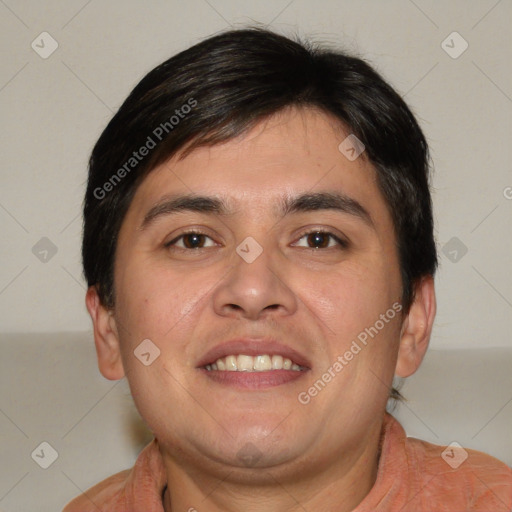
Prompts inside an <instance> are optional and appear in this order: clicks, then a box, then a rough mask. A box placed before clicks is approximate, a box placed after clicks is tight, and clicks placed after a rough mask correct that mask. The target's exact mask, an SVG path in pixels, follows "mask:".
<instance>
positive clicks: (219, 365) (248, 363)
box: [204, 354, 307, 372]
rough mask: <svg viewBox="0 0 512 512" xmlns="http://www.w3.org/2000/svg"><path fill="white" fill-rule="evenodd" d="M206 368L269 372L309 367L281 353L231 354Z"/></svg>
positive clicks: (225, 370) (303, 369)
mask: <svg viewBox="0 0 512 512" xmlns="http://www.w3.org/2000/svg"><path fill="white" fill-rule="evenodd" d="M204 368H205V369H206V370H208V371H219V372H268V371H275V370H291V371H294V372H301V371H305V370H306V369H307V368H305V367H303V366H300V365H298V364H297V363H294V362H293V361H292V360H291V359H289V358H288V357H283V356H282V355H280V354H274V355H272V356H271V355H270V354H259V355H257V356H250V355H247V354H238V355H235V354H230V355H228V356H226V357H220V358H219V359H217V360H216V361H215V362H214V363H211V364H207V365H205V366H204Z"/></svg>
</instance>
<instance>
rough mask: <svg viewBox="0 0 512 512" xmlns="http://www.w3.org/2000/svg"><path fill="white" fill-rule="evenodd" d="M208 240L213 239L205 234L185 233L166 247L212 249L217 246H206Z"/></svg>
mask: <svg viewBox="0 0 512 512" xmlns="http://www.w3.org/2000/svg"><path fill="white" fill-rule="evenodd" d="M207 240H211V238H210V237H209V236H207V235H205V234H203V233H195V232H189V233H183V234H182V235H180V236H178V237H177V238H175V239H174V240H171V241H170V242H168V243H167V244H165V246H166V247H176V248H178V249H204V248H206V247H212V246H213V245H215V244H211V245H209V246H206V245H205V243H206V241H207Z"/></svg>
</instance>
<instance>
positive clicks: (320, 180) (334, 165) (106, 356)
mask: <svg viewBox="0 0 512 512" xmlns="http://www.w3.org/2000/svg"><path fill="white" fill-rule="evenodd" d="M348 133H349V132H347V131H344V130H343V127H342V126H341V125H340V123H339V122H337V121H336V120H335V119H333V118H331V117H330V116H328V115H326V114H325V113H322V112H319V111H317V110H314V109H309V108H308V109H301V110H298V109H295V108H293V109H287V110H285V111H282V112H281V113H279V114H277V115H274V116H273V117H271V118H269V119H268V120H266V121H264V122H261V123H259V124H258V125H257V126H256V127H255V128H254V129H252V130H251V131H250V132H249V133H247V134H245V135H243V136H240V137H238V138H237V139H235V140H231V141H228V142H226V143H224V144H221V145H216V146H213V147H210V148H207V147H203V148H198V149H196V150H194V151H193V152H191V153H190V154H189V155H188V156H186V157H185V158H184V159H183V160H181V161H179V160H178V159H177V158H176V157H174V158H172V159H171V160H169V161H168V162H166V163H165V164H163V165H161V166H159V167H157V168H155V169H154V170H153V171H152V172H151V173H150V174H149V175H148V176H147V177H146V179H145V180H144V181H143V182H142V184H141V185H140V187H139V189H138V190H137V192H136V194H135V196H134V199H133V201H132V204H131V205H130V208H129V211H128V213H127V215H126V218H125V219H124V222H123V225H122V227H121V230H120V234H119V240H118V247H117V253H116V260H115V274H114V275H115V280H114V281H115V290H116V305H115V308H114V309H113V310H108V309H106V308H104V307H103V306H102V304H101V302H100V300H99V298H98V295H97V292H96V289H95V287H91V288H90V289H89V290H88V292H87V296H86V304H87V308H88V310H89V313H90V315H91V318H92V320H93V323H94V334H95V344H96V350H97V355H98V364H99V368H100V371H101V373H102V374H103V375H104V376H105V377H106V378H108V379H112V380H114V379H121V378H123V377H124V376H126V377H127V379H128V381H129V384H130V388H131V391H132V394H133V397H134V401H135V404H136V406H137V408H138V410H139V412H140V414H141V416H142V417H143V419H144V420H145V422H146V423H147V425H148V426H149V427H150V428H151V430H152V432H153V433H154V435H155V437H156V438H157V439H158V442H159V446H160V450H161V453H162V457H163V461H164V465H165V468H166V473H167V479H168V482H169V488H168V490H167V492H166V495H165V500H164V506H165V511H166V512H169V511H171V510H172V511H173V512H176V511H187V510H189V509H190V508H191V507H194V508H195V509H197V510H198V511H199V512H203V511H242V510H243V511H254V512H256V511H265V512H277V511H283V510H286V511H299V510H324V511H334V510H336V511H338V512H343V511H350V510H353V509H354V508H355V507H356V506H357V505H358V504H359V503H360V502H361V501H362V500H363V499H364V497H365V496H366V495H367V494H368V492H369V491H370V489H371V488H372V486H373V484H374V482H375V478H376V474H377V468H378V443H379V438H380V432H381V427H382V421H383V418H384V413H385V406H386V402H387V398H388V393H389V388H390V386H391V382H392V379H393V376H394V375H398V376H401V377H407V376H409V375H411V374H412V373H414V372H415V371H416V370H417V368H418V367H419V365H420V363H421V361H422V359H423V356H424V354H425V351H426V349H427V346H428V342H429V338H430V333H431V329H432V323H433V320H434V316H435V309H436V303H435V293H434V284H433V280H432V278H431V277H425V278H424V279H422V280H421V281H420V282H419V283H418V284H417V286H416V298H415V301H414V303H413V304H412V306H411V308H410V310H409V313H408V314H407V315H406V316H402V315H397V316H396V317H395V318H394V319H393V320H390V321H389V322H388V323H386V325H385V327H384V328H383V329H381V330H380V331H379V334H378V335H377V336H375V338H373V339H371V340H370V341H369V342H368V344H367V345H366V346H365V347H364V348H363V349H362V350H361V351H360V352H359V353H358V354H357V355H355V356H354V358H353V359H352V360H351V361H350V362H349V364H347V365H346V366H345V367H344V368H343V370H342V371H341V372H339V373H337V374H336V377H335V378H333V379H332V380H331V382H330V383H329V384H328V385H326V386H325V388H324V389H323V390H322V391H321V392H320V393H318V395H317V396H315V397H314V398H312V399H311V401H310V402H309V403H308V404H307V405H303V404H301V403H300V402H299V401H298V395H299V393H300V392H303V391H307V389H308V388H309V387H310V386H311V385H312V384H313V383H314V382H315V381H317V380H318V379H319V378H320V377H321V376H322V374H323V373H324V372H325V371H326V370H327V368H328V367H330V366H332V364H333V363H334V362H335V361H336V359H337V357H338V356H339V355H343V354H344V353H345V352H346V351H347V350H348V349H349V348H350V345H351V343H352V341H353V340H354V339H356V338H357V335H358V334H359V333H360V332H362V331H364V329H365V328H367V327H370V326H373V325H374V324H375V322H376V321H377V320H378V319H379V316H380V315H381V314H383V313H385V312H386V311H387V310H388V309H389V308H391V307H392V305H393V304H394V303H396V302H400V297H401V291H402V283H401V278H400V272H399V261H398V254H397V250H396V237H395V233H394V228H393V223H392V220H391V216H390V214H389V211H388V208H387V206H386V203H385V201H384V199H383V197H382V195H381V193H380V192H379V190H378V188H377V184H376V181H375V170H374V168H373V167H372V165H371V164H370V163H369V162H368V161H367V160H366V159H365V158H364V153H363V155H361V156H360V157H359V158H357V159H356V160H355V161H352V162H351V161H349V160H348V159H347V158H345V156H344V155H343V154H341V153H340V151H339V150H338V145H339V144H340V142H341V141H342V140H343V139H344V138H345V137H346V136H347V135H348ZM304 192H340V193H344V194H346V195H348V196H350V197H351V198H353V199H355V200H357V201H358V202H359V203H360V204H361V205H362V206H363V207H364V208H365V209H366V210H367V211H368V212H369V214H370V216H371V219H372V221H373V226H372V225H370V224H368V223H366V222H364V220H362V219H361V218H359V217H357V216H354V215H351V214H349V213H344V212H338V211H333V210H320V211H312V212H303V213H292V214H289V215H286V216H284V217H283V216H276V214H275V211H274V209H275V206H276V204H278V201H279V200H280V198H283V197H286V196H294V195H296V194H300V193H304ZM170 193H184V194H189V193H196V194H201V195H210V196H215V197H218V198H224V199H226V201H228V202H229V204H230V206H232V212H231V213H230V214H228V215H218V214H215V213H214V214H212V213H197V212H181V213H179V214H174V215H166V216H160V217H158V218H157V219H155V220H154V222H153V223H151V224H150V225H149V226H147V227H146V228H145V229H141V224H142V221H143V219H144V216H145V215H146V214H147V212H148V211H149V209H150V208H151V207H152V206H153V205H155V204H156V203H158V202H159V200H160V199H161V198H163V197H164V196H166V195H167V194H170ZM189 228H197V229H200V231H202V232H203V233H205V234H206V235H207V236H208V237H210V238H206V239H205V242H204V244H205V247H204V248H202V249H199V250H198V249H186V248H183V247H184V246H183V242H184V240H183V239H180V241H179V242H178V244H181V251H180V250H179V249H178V248H176V249H174V250H173V249H172V248H171V247H165V245H164V244H165V243H166V242H169V241H172V240H173V239H175V238H176V237H178V236H179V235H180V234H183V232H186V231H187V230H188V229H189ZM313 228H315V229H317V230H318V229H320V230H326V231H329V232H332V233H333V234H335V235H336V236H340V237H343V238H344V239H345V240H348V242H349V245H348V247H346V248H343V247H341V246H338V245H337V244H336V242H335V241H334V240H332V239H329V238H327V240H329V241H328V242H326V245H327V244H328V247H327V248H322V247H320V248H318V247H317V248H315V245H314V241H313V242H312V241H308V240H309V239H308V237H307V236H305V235H304V233H305V232H307V231H309V230H311V229H313ZM248 236H250V237H253V238H254V239H255V240H256V241H257V242H258V243H259V244H260V245H261V246H262V248H263V253H262V254H261V255H260V256H259V257H258V258H257V259H256V260H255V261H254V262H252V263H250V264H249V263H247V262H245V261H244V260H243V259H242V258H241V257H240V256H239V255H238V254H237V253H236V251H235V249H236V247H237V246H238V245H239V244H240V243H241V242H242V241H243V240H244V239H245V238H246V237H248ZM189 241H190V240H189ZM187 251H188V252H187ZM269 306H273V307H269ZM238 336H252V337H258V336H260V337H262V336H272V337H275V338H277V339H279V340H280V341H281V342H282V343H284V344H286V345H288V346H291V347H293V348H294V349H296V350H298V351H299V352H301V353H302V354H304V355H306V356H307V358H308V359H309V361H310V362H311V368H310V369H309V370H308V371H307V372H305V374H304V375H303V376H301V378H300V379H298V380H296V381H294V382H291V383H286V384H284V385H280V386H275V387H271V388H268V389H263V390H241V389H239V388H235V387H230V386H225V385H221V384H219V383H216V382H213V381H212V380H211V379H210V378H208V376H206V375H205V374H204V373H203V372H202V371H200V370H199V369H198V368H196V365H197V363H198V361H199V359H200V358H201V357H202V356H203V355H204V354H205V353H206V351H207V350H209V349H211V348H212V347H214V346H216V345H217V344H219V343H221V342H223V341H225V340H228V339H233V338H234V337H238ZM147 338H149V339H151V340H152V342H153V343H154V344H155V345H156V346H158V347H159V349H160V351H161V354H160V357H159V358H157V359H156V360H155V361H154V362H153V363H152V364H151V365H150V366H144V365H143V364H141V362H140V361H139V360H138V359H137V358H136V357H135V356H134V354H133V351H134V349H135V348H136V347H137V346H138V345H139V344H140V343H141V341H142V340H144V339H147ZM247 443H250V444H251V447H252V449H253V450H255V452H256V453H257V454H258V458H257V460H255V461H254V462H253V463H252V464H250V465H249V466H248V464H247V463H244V461H243V460H242V459H241V457H240V451H241V450H242V453H243V449H244V446H245V447H246V448H245V449H247ZM170 496H172V505H171V500H170Z"/></svg>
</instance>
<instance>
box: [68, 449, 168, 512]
mask: <svg viewBox="0 0 512 512" xmlns="http://www.w3.org/2000/svg"><path fill="white" fill-rule="evenodd" d="M165 485H166V475H165V469H164V465H163V461H162V458H161V455H160V451H159V447H158V443H157V440H156V439H153V441H151V443H149V444H148V445H147V446H146V447H145V448H144V449H143V450H142V451H141V453H140V454H139V456H138V457H137V460H136V462H135V465H134V466H133V468H131V469H127V470H125V471H121V472H120V473H117V474H115V475H113V476H111V477H109V478H107V479H106V480H103V481H102V482H100V483H99V484H96V485H95V486H94V487H91V488H90V489H88V490H87V491H85V492H84V493H82V494H81V495H80V496H78V497H76V498H75V499H74V500H73V501H71V502H70V503H68V504H67V505H66V507H65V508H64V510H63V511H62V512H98V511H101V512H126V511H127V510H133V509H138V508H140V507H144V509H145V510H146V511H147V512H163V509H162V500H161V495H162V491H163V489H164V487H165Z"/></svg>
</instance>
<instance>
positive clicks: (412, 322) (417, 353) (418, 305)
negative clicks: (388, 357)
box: [395, 276, 436, 377]
mask: <svg viewBox="0 0 512 512" xmlns="http://www.w3.org/2000/svg"><path fill="white" fill-rule="evenodd" d="M435 316H436V293H435V289H434V279H433V277H432V276H425V277H423V278H422V279H421V280H420V281H419V282H418V283H417V285H416V288H415V296H414V301H413V303H412V304H411V307H410V309H409V313H408V314H407V316H406V317H405V319H404V321H403V323H402V330H401V335H400V348H399V350H398V359H397V363H396V369H395V374H396V375H397V376H399V377H409V376H410V375H412V374H413V373H414V372H415V371H416V370H417V369H418V368H419V367H420V364H421V362H422V361H423V357H424V356H425V353H426V352H427V348H428V344H429V341H430V335H431V333H432V325H433V324H434V318H435Z"/></svg>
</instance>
